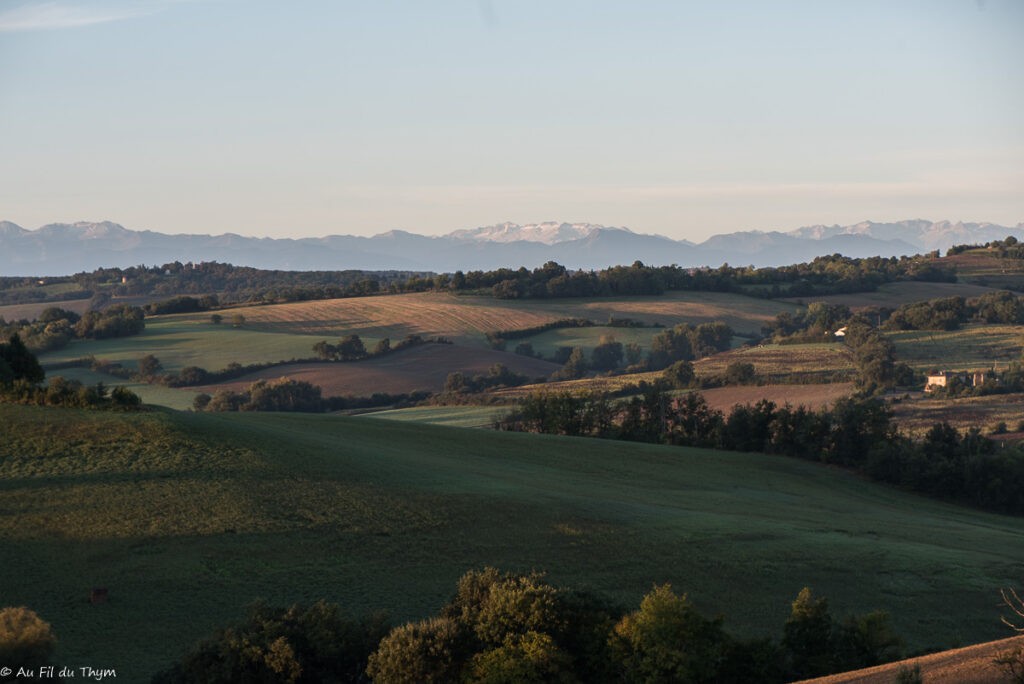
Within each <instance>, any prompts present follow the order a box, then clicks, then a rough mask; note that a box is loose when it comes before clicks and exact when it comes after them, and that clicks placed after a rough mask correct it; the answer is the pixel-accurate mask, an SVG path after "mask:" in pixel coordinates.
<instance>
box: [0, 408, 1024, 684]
mask: <svg viewBox="0 0 1024 684" xmlns="http://www.w3.org/2000/svg"><path fill="white" fill-rule="evenodd" d="M0 541H2V543H3V548H4V558H5V562H4V563H3V564H0V586H2V587H3V603H4V604H7V605H28V606H30V607H31V608H33V609H34V610H36V611H38V612H39V613H40V614H41V615H42V616H43V617H44V619H46V620H48V621H50V622H51V623H52V624H53V626H54V629H55V630H56V632H57V635H58V637H59V638H60V645H59V651H58V653H57V656H56V660H57V662H68V663H75V662H81V663H86V662H88V663H100V664H102V665H103V666H104V667H116V668H118V673H119V676H120V677H121V679H122V680H126V681H145V680H146V679H147V678H148V677H149V675H150V674H151V673H152V672H153V671H154V670H156V669H158V668H160V667H162V666H164V665H166V664H167V663H169V662H170V661H171V660H172V659H174V658H176V657H177V656H178V655H179V653H180V652H181V651H182V649H184V648H185V647H186V646H187V645H189V644H190V643H192V642H193V641H194V640H196V639H198V638H200V637H201V636H204V635H206V634H208V633H209V632H210V631H211V630H212V629H213V628H214V627H215V626H217V625H221V624H224V623H226V622H228V621H231V620H234V619H236V618H238V617H240V616H241V614H242V612H243V609H242V606H243V605H244V604H246V603H247V602H249V601H251V600H253V599H256V598H258V597H262V598H266V599H267V600H269V601H271V602H272V603H277V604H282V603H289V602H293V601H311V600H315V599H318V598H325V599H327V600H330V601H337V602H339V603H341V604H342V605H343V606H345V607H346V608H347V609H348V610H350V611H352V612H354V613H360V612H363V611H367V610H371V609H377V608H386V609H389V610H390V611H392V613H393V615H394V616H395V618H396V619H406V618H410V617H417V616H422V615H426V614H428V613H432V612H434V611H436V610H437V608H438V607H439V606H440V605H441V604H442V603H443V602H444V601H445V600H446V599H447V598H448V596H449V595H450V593H451V592H452V589H453V586H454V582H455V580H456V579H457V578H458V576H459V575H460V574H462V573H463V572H464V571H465V570H466V569H468V568H473V567H480V566H482V565H484V564H493V565H497V566H500V567H503V568H507V569H516V570H528V569H531V568H543V569H546V570H547V571H549V574H550V577H551V579H552V580H553V581H555V582H558V583H565V584H571V585H574V586H579V587H589V588H591V589H594V590H596V591H598V592H601V593H603V594H605V595H606V596H608V597H610V598H612V599H614V600H618V601H620V602H622V603H623V604H625V605H627V606H635V605H636V604H637V602H638V600H639V598H640V596H641V595H642V594H643V593H645V592H646V591H647V590H649V589H650V587H651V585H652V583H655V582H659V583H660V582H671V583H672V584H673V585H674V586H675V588H676V589H677V590H679V591H685V592H688V593H689V595H690V597H691V598H692V599H693V600H694V601H695V603H696V604H697V605H698V607H699V608H701V609H702V610H704V611H707V612H708V613H712V614H714V613H717V612H721V613H723V614H724V615H725V616H726V617H727V625H729V626H731V627H732V628H733V629H735V630H737V631H739V632H740V633H743V634H748V635H756V634H771V635H778V634H779V632H780V629H781V625H782V622H783V621H784V619H785V616H786V614H787V612H788V607H789V602H790V601H791V600H792V599H793V597H794V596H795V595H796V593H797V591H798V590H799V589H800V588H801V587H802V586H805V585H810V586H811V587H813V588H814V590H815V592H816V593H818V594H820V595H824V596H827V597H828V598H829V601H830V606H831V607H832V609H833V611H834V612H836V613H837V614H840V615H842V614H845V613H849V612H854V611H857V612H861V611H865V610H869V609H873V608H882V609H886V610H888V611H890V612H891V613H892V615H893V617H894V620H895V626H896V628H897V630H898V631H899V632H901V633H902V634H903V635H904V636H905V637H906V638H907V639H908V640H909V642H910V646H911V647H912V648H919V647H923V646H926V645H927V646H944V645H949V644H957V643H968V642H974V641H981V640H986V639H991V638H996V637H999V636H1001V635H1002V633H1003V627H1002V625H1000V623H999V621H998V608H997V603H998V594H997V591H998V588H999V587H1004V586H1011V585H1014V584H1017V583H1019V581H1020V567H1021V562H1022V560H1024V527H1022V526H1021V524H1020V520H1019V519H1014V518H1007V517H1003V516H998V515H993V514H987V513H982V512H977V511H973V510H969V509H965V508H959V507H956V506H952V505H947V504H943V503H939V502H936V501H931V500H928V499H924V498H920V497H917V496H912V495H909V494H904V493H902V492H899V491H896V490H893V489H890V488H887V487H881V486H877V485H873V484H870V483H867V482H865V481H863V480H861V479H860V478H857V477H854V476H852V475H849V474H847V473H845V472H842V471H838V470H834V469H830V468H826V467H822V466H819V465H816V464H810V463H804V462H801V461H797V460H792V459H784V458H772V457H766V456H759V455H749V454H734V453H721V452H709V451H702V450H694V449H679V448H671V447H660V446H651V445H641V444H629V443H621V442H605V441H599V440H580V439H573V438H561V437H549V436H538V435H525V434H508V433H481V432H479V431H475V430H462V429H455V428H446V427H440V426H431V425H418V424H411V423H403V422H398V421H393V420H372V419H368V418H363V417H355V418H344V417H337V416H323V415H314V416H310V415H282V414H279V415H267V414H262V415H261V414H230V415H229V414H186V413H173V412H151V413H142V414H128V415H125V414H115V413H100V412H85V411H73V410H60V409H45V408H32V407H19V406H0ZM96 586H102V587H107V588H108V589H109V591H110V601H109V603H108V604H105V605H100V606H93V605H91V604H89V603H88V602H87V600H86V597H87V596H88V592H89V590H90V588H92V587H96Z"/></svg>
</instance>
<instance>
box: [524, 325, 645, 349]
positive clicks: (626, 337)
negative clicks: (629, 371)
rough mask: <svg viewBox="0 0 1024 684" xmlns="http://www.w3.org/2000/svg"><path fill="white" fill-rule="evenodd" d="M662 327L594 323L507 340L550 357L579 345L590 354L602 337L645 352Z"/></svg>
mask: <svg viewBox="0 0 1024 684" xmlns="http://www.w3.org/2000/svg"><path fill="white" fill-rule="evenodd" d="M662 330H663V328H613V327H610V326H606V325H595V326H593V327H589V328H556V329H554V330H547V331H545V332H542V333H539V334H537V335H531V336H530V337H524V338H521V339H515V340H509V341H508V349H510V350H511V349H515V345H517V344H520V343H522V342H529V343H530V344H531V345H533V350H534V351H535V352H537V353H538V354H541V355H543V356H548V357H550V356H551V355H552V354H554V353H555V350H557V349H558V348H559V347H580V348H581V349H583V351H584V352H586V353H587V354H590V353H591V352H592V351H593V350H594V347H596V346H597V345H598V344H600V341H601V338H602V337H609V338H612V339H614V340H615V341H616V342H621V343H622V344H623V345H626V344H629V343H633V344H638V345H640V347H641V348H642V349H643V350H644V352H645V353H646V352H647V351H649V350H650V348H651V338H652V337H654V336H655V335H657V334H658V333H659V332H662Z"/></svg>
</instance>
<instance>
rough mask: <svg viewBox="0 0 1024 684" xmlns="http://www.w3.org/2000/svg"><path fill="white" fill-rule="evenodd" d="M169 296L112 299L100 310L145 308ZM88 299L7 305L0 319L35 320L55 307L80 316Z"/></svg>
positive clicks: (86, 306) (3, 307)
mask: <svg viewBox="0 0 1024 684" xmlns="http://www.w3.org/2000/svg"><path fill="white" fill-rule="evenodd" d="M170 298H171V295H160V296H157V295H147V296H143V297H114V298H113V299H111V300H110V301H109V302H107V303H106V304H104V305H103V306H102V307H100V308H102V309H106V308H109V307H111V306H115V305H117V304H127V305H129V306H145V305H146V304H149V303H150V302H160V301H163V300H165V299H170ZM90 301H91V300H90V299H89V298H86V299H69V300H67V301H63V302H32V303H27V304H7V305H5V306H0V318H3V319H4V320H7V321H20V320H21V319H23V318H24V319H27V320H30V321H32V320H35V319H36V318H38V317H39V314H41V313H42V312H43V311H45V310H46V309H49V308H51V307H57V308H58V309H64V310H65V311H74V312H75V313H76V314H78V315H82V314H83V313H85V312H86V311H88V309H89V302H90Z"/></svg>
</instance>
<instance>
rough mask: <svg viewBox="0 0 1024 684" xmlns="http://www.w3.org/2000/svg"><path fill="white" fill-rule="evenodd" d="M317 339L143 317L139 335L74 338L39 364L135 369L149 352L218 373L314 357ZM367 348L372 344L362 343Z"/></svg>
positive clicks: (167, 363)
mask: <svg viewBox="0 0 1024 684" xmlns="http://www.w3.org/2000/svg"><path fill="white" fill-rule="evenodd" d="M320 339H322V338H317V337H310V336H307V335H297V334H291V333H275V332H267V331H262V330H255V329H252V328H250V327H248V326H245V327H241V328H234V327H232V326H231V325H230V324H228V323H227V322H224V323H221V324H220V325H214V324H212V323H210V320H209V316H208V315H189V314H181V315H174V316H159V317H153V318H147V319H146V329H145V330H144V331H143V332H142V333H141V334H139V335H134V336H131V337H119V338H114V339H108V340H73V341H72V342H71V344H69V345H68V346H67V347H65V348H64V349H59V350H57V351H53V352H47V353H45V354H41V355H40V357H39V360H40V362H42V363H43V364H44V365H45V364H48V363H58V362H60V361H66V360H69V359H76V358H80V357H82V356H89V355H93V356H95V357H96V358H98V359H103V360H105V361H112V362H116V363H121V364H123V365H125V366H126V367H128V368H132V369H134V368H136V367H137V365H138V361H139V359H140V358H141V357H143V356H145V355H146V354H153V355H154V356H156V357H157V358H158V359H160V361H161V362H162V363H163V365H164V368H165V369H167V370H179V369H181V368H183V367H185V366H199V367H201V368H206V369H207V370H220V369H221V368H224V367H225V366H227V365H228V364H229V363H232V362H237V363H241V364H243V365H245V364H250V363H265V362H273V361H281V360H288V359H293V358H300V359H308V358H311V357H312V356H314V354H313V345H314V344H316V343H317V342H318V341H319V340H320ZM364 341H365V342H366V343H367V344H368V345H369V346H371V348H372V345H373V343H374V342H376V340H364Z"/></svg>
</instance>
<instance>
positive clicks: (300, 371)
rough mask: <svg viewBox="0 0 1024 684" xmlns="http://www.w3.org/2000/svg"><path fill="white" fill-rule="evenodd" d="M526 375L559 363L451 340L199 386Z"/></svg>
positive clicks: (408, 384) (363, 385) (342, 384)
mask: <svg viewBox="0 0 1024 684" xmlns="http://www.w3.org/2000/svg"><path fill="white" fill-rule="evenodd" d="M498 363H501V364H504V365H505V366H506V367H508V368H509V369H510V370H512V371H514V372H517V373H522V374H523V375H525V376H526V377H527V378H530V379H531V380H532V379H535V378H543V377H547V376H548V375H551V374H552V373H554V372H555V371H556V370H558V368H559V366H557V365H555V364H553V363H549V362H547V361H541V360H540V359H534V358H530V357H526V356H522V355H519V354H511V353H508V352H500V351H495V350H493V349H481V348H479V347H460V346H457V345H451V344H423V345H419V346H416V347H413V348H411V349H404V350H402V351H399V352H395V353H392V354H387V355H385V356H381V357H378V358H372V359H364V360H362V361H355V362H346V363H331V362H320V363H300V364H290V365H287V366H273V367H271V368H267V369H264V370H260V371H256V372H254V373H249V374H247V375H244V376H242V377H240V378H237V379H235V380H230V381H227V382H223V383H218V384H216V385H205V386H203V387H197V388H196V391H201V392H208V393H210V394H212V393H214V392H215V391H217V390H218V389H220V388H230V389H233V390H236V391H237V390H243V389H245V388H247V387H248V386H249V385H250V384H252V383H253V382H255V381H257V380H261V379H262V380H275V379H277V378H281V377H288V378H293V379H295V380H302V381H306V382H309V383H312V384H314V385H317V386H319V387H320V388H321V389H322V390H323V396H325V397H329V396H347V395H354V396H370V395H372V394H375V393H377V392H387V393H390V394H404V393H406V392H414V391H417V390H426V391H429V392H440V391H441V390H443V389H444V384H445V380H446V379H447V377H448V374H449V373H451V372H454V371H460V372H462V373H464V374H466V375H467V376H469V377H472V376H474V375H487V373H488V371H489V369H490V368H491V367H492V366H494V365H495V364H498Z"/></svg>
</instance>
